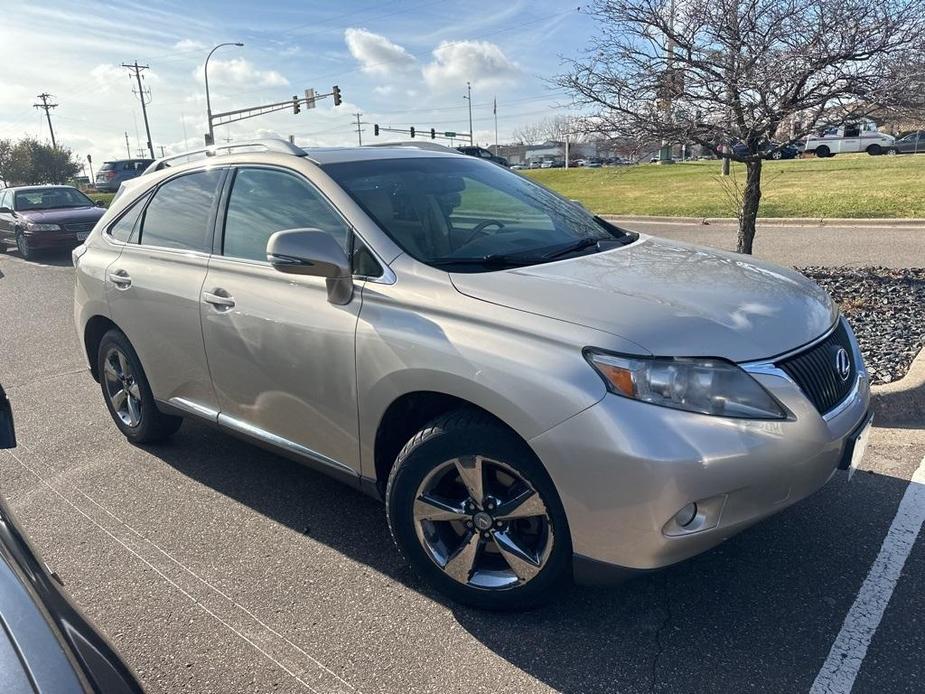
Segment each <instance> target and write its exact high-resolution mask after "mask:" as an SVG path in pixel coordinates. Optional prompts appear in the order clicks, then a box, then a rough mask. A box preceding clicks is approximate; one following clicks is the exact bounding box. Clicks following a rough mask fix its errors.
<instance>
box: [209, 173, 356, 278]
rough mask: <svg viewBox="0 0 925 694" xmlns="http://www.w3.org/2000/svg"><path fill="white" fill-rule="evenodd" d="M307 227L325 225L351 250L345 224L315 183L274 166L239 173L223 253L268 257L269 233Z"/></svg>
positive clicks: (323, 228) (243, 256) (249, 258)
mask: <svg viewBox="0 0 925 694" xmlns="http://www.w3.org/2000/svg"><path fill="white" fill-rule="evenodd" d="M304 228H315V229H321V230H322V231H325V232H327V233H329V234H330V235H331V236H333V237H334V238H335V239H336V240H337V242H338V243H339V244H340V245H341V247H342V248H346V240H347V231H348V227H347V224H346V222H344V220H343V219H341V217H340V215H339V214H338V213H337V212H336V211H335V210H334V208H333V207H332V206H331V204H330V203H329V202H328V201H327V200H326V199H325V198H324V197H323V196H322V195H321V193H319V192H318V191H317V190H316V189H315V188H314V186H312V185H311V184H310V183H308V182H307V181H305V180H304V179H302V178H300V177H298V176H296V175H294V174H289V173H286V172H283V171H275V170H273V169H240V170H239V171H238V173H237V175H235V178H234V185H233V187H232V189H231V197H230V198H229V200H228V212H227V214H226V216H225V237H224V243H223V246H222V254H223V255H226V256H229V257H232V258H244V259H246V260H262V261H266V259H267V241H268V240H269V239H270V236H272V235H273V234H274V233H275V232H277V231H282V230H283V229H304Z"/></svg>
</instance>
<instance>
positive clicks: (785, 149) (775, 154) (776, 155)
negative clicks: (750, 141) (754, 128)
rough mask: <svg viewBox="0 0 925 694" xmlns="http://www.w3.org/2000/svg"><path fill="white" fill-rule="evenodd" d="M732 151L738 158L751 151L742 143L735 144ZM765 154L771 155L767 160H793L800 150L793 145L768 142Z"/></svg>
mask: <svg viewBox="0 0 925 694" xmlns="http://www.w3.org/2000/svg"><path fill="white" fill-rule="evenodd" d="M732 151H733V152H734V153H735V154H736V156H739V157H746V156H748V155H749V154H751V151H750V150H749V149H748V145H746V144H745V143H744V142H736V143H735V144H734V145H733V146H732ZM763 151H765V152H768V151H770V152H771V154H770V156H769V157H768V158H769V159H774V160H780V159H795V158H796V157H798V156H799V155H800V150H799V149H797V147H796V146H794V145H783V146H781V145H780V143H779V142H768V143H767V144H766V145H765V147H764V150H763Z"/></svg>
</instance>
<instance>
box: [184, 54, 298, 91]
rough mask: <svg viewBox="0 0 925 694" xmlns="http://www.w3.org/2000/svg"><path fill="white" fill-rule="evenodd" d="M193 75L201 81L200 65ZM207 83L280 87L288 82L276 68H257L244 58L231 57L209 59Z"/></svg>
mask: <svg viewBox="0 0 925 694" xmlns="http://www.w3.org/2000/svg"><path fill="white" fill-rule="evenodd" d="M193 76H194V77H195V78H196V79H197V80H198V81H199V82H202V81H203V76H202V66H201V65H200V66H199V67H197V68H196V70H195V71H194V73H193ZM209 83H210V84H235V85H247V86H251V87H282V86H285V85H287V84H289V80H287V79H286V78H285V77H283V76H282V75H281V74H280V73H278V72H277V71H276V70H258V69H257V68H256V67H254V65H253V64H252V63H250V62H249V61H247V60H245V59H244V58H232V59H231V60H210V61H209Z"/></svg>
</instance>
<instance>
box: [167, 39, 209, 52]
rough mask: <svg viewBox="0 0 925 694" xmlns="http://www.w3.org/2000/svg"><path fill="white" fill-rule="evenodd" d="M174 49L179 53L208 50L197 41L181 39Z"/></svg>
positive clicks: (174, 45)
mask: <svg viewBox="0 0 925 694" xmlns="http://www.w3.org/2000/svg"><path fill="white" fill-rule="evenodd" d="M173 47H174V48H175V49H176V50H178V51H204V50H205V49H206V45H205V44H204V43H202V42H201V41H196V40H195V39H181V40H179V41H177V42H176V43H175V44H173Z"/></svg>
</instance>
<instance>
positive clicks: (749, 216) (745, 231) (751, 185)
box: [736, 159, 761, 255]
mask: <svg viewBox="0 0 925 694" xmlns="http://www.w3.org/2000/svg"><path fill="white" fill-rule="evenodd" d="M745 169H746V172H747V173H746V179H745V191H744V193H743V194H742V212H741V214H740V215H739V237H738V240H737V242H736V250H737V251H738V252H739V253H748V254H749V255H751V253H752V241H754V239H755V222H756V221H757V219H758V203H760V202H761V160H760V159H759V160H758V161H750V162H746V164H745Z"/></svg>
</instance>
